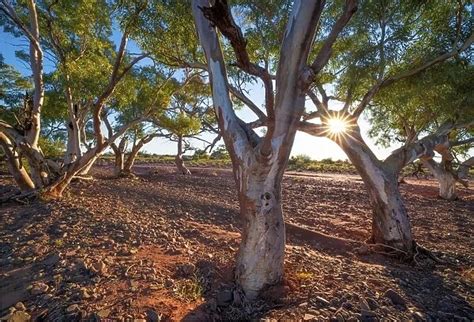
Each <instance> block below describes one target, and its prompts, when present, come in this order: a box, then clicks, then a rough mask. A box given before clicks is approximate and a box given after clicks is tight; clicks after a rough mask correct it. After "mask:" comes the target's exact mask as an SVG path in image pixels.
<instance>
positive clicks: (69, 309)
mask: <svg viewBox="0 0 474 322" xmlns="http://www.w3.org/2000/svg"><path fill="white" fill-rule="evenodd" d="M77 311H79V305H77V304H72V305H69V306H68V307H67V308H66V312H67V313H73V312H77Z"/></svg>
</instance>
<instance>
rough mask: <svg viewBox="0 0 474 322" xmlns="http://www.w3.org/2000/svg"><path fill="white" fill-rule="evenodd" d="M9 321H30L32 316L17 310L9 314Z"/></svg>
mask: <svg viewBox="0 0 474 322" xmlns="http://www.w3.org/2000/svg"><path fill="white" fill-rule="evenodd" d="M2 321H3V319H2ZM7 321H8V322H28V321H31V316H30V315H29V314H28V313H26V312H24V311H15V312H13V313H12V314H11V315H10V316H9V318H8V319H7Z"/></svg>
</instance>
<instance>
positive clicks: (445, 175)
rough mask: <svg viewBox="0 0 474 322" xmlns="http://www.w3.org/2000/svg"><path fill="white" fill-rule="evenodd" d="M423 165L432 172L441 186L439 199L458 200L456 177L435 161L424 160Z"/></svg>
mask: <svg viewBox="0 0 474 322" xmlns="http://www.w3.org/2000/svg"><path fill="white" fill-rule="evenodd" d="M423 164H424V165H425V166H426V167H427V168H428V169H429V170H430V172H431V173H432V174H433V176H434V177H435V178H436V180H437V181H438V184H439V194H438V195H439V197H440V198H443V199H446V200H456V199H457V197H458V196H457V193H456V181H457V180H456V177H455V176H454V174H452V173H451V172H450V171H448V170H447V169H445V168H444V167H443V165H442V164H438V163H437V162H436V161H434V160H433V159H428V160H423Z"/></svg>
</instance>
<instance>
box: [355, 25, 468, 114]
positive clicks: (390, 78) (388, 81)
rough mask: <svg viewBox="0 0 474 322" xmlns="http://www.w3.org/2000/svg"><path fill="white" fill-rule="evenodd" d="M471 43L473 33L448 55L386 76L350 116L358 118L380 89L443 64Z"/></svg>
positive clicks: (365, 96) (374, 86)
mask: <svg viewBox="0 0 474 322" xmlns="http://www.w3.org/2000/svg"><path fill="white" fill-rule="evenodd" d="M473 42H474V33H472V34H471V35H470V36H469V38H468V39H467V40H466V41H465V42H464V44H463V45H462V46H461V47H459V48H456V49H454V50H452V51H450V52H448V53H445V54H442V55H440V56H438V57H436V58H434V59H433V60H430V61H428V62H426V63H424V64H422V65H420V66H417V67H415V68H412V69H410V70H407V71H405V72H402V73H399V74H397V75H394V76H388V77H385V78H384V79H380V80H379V81H377V82H376V83H375V84H374V85H373V86H372V87H371V88H370V89H369V91H367V93H366V94H365V95H364V97H363V98H362V100H361V101H360V103H359V104H358V105H357V107H356V108H355V110H354V112H353V113H352V115H354V116H355V117H356V118H358V117H359V116H360V115H361V114H362V112H363V111H364V109H365V108H366V106H367V104H368V103H369V102H370V101H371V100H372V98H373V97H374V96H375V94H377V93H378V92H379V91H380V89H382V88H383V87H387V86H389V85H391V84H393V83H394V82H396V81H398V80H401V79H403V78H407V77H410V76H413V75H416V74H418V73H420V72H422V71H424V70H426V69H428V68H430V67H431V66H433V65H436V64H439V63H441V62H443V61H445V60H447V59H449V58H451V57H453V56H455V55H457V54H459V53H460V52H462V51H464V50H466V49H467V48H468V47H469V46H471V45H472V43H473Z"/></svg>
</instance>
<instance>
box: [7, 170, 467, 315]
mask: <svg viewBox="0 0 474 322" xmlns="http://www.w3.org/2000/svg"><path fill="white" fill-rule="evenodd" d="M191 170H192V171H193V175H191V176H180V175H176V174H175V173H174V170H173V169H171V168H168V167H162V166H153V165H143V166H140V165H139V166H137V167H136V168H135V171H136V172H137V174H138V176H137V177H136V178H134V179H130V178H121V179H114V178H112V177H111V173H112V172H111V170H110V169H109V168H108V167H96V169H94V176H95V178H96V179H95V180H94V181H87V182H75V183H73V184H72V187H71V189H70V190H69V192H68V194H67V196H65V197H64V198H63V199H62V200H60V201H53V202H50V203H44V202H41V201H34V202H32V203H29V204H25V205H23V204H18V203H13V202H10V203H7V204H3V205H0V213H1V214H2V215H1V216H2V220H1V222H0V318H1V317H2V316H4V315H6V314H8V312H9V311H8V309H9V308H10V307H11V306H13V305H15V304H16V303H17V302H19V301H22V302H23V303H24V304H25V306H26V312H28V314H30V315H31V316H32V317H33V318H36V319H39V320H67V321H70V320H80V319H84V320H91V321H92V320H93V321H97V320H100V319H106V318H108V319H121V320H125V319H147V320H149V321H155V320H157V318H158V317H161V319H162V320H164V321H167V320H172V321H178V320H187V321H209V320H229V319H240V320H248V319H255V318H257V319H258V318H265V319H269V320H271V319H278V320H280V319H290V320H317V319H323V320H327V319H334V320H335V321H345V320H347V321H351V320H353V321H355V320H367V321H370V320H379V319H394V320H409V319H411V320H436V319H440V320H453V319H460V320H462V319H464V320H466V321H469V320H474V309H473V305H474V294H473V287H474V265H473V264H474V261H473V257H472V256H473V254H472V249H473V240H472V237H471V236H472V232H473V227H474V195H473V193H472V190H468V189H464V188H462V189H461V188H460V196H461V199H460V200H458V201H454V202H448V201H444V200H441V199H438V198H437V187H436V183H435V182H434V181H432V180H414V179H411V180H410V179H408V180H407V182H408V184H404V185H402V186H401V190H402V194H403V197H404V199H405V200H406V205H407V207H408V209H409V212H410V215H411V220H412V225H413V230H414V235H415V238H416V240H417V241H418V242H419V243H420V244H422V245H423V246H425V247H426V248H428V249H430V250H431V251H432V252H433V253H434V254H435V255H436V256H437V257H439V258H440V259H441V260H443V263H435V262H433V261H432V260H430V259H429V258H426V257H423V256H418V257H417V263H416V264H415V263H402V262H400V261H399V260H398V259H395V258H388V257H385V256H382V255H380V254H374V253H372V252H368V251H367V250H364V249H359V248H357V249H356V248H354V249H351V250H349V251H345V250H344V251H343V250H342V249H340V250H338V249H331V248H328V247H325V246H327V245H324V241H321V240H317V239H311V238H308V235H305V234H302V235H299V234H298V233H297V232H295V231H294V230H289V233H288V236H287V245H288V246H287V257H286V278H285V282H284V283H283V284H282V285H280V286H278V287H273V288H271V289H269V290H267V291H266V292H265V294H264V298H263V299H262V300H259V301H254V302H252V303H248V302H245V301H242V296H241V292H240V291H239V290H238V289H237V288H236V287H235V285H234V284H233V282H232V275H233V272H232V268H233V265H234V256H235V254H236V251H237V249H238V244H239V236H240V229H239V227H240V224H239V220H238V205H237V200H236V197H235V190H234V183H233V179H232V176H231V173H230V171H228V170H225V169H191ZM9 189H12V182H11V179H10V178H8V177H2V178H0V192H2V191H7V190H9ZM283 196H284V200H283V205H284V213H285V216H286V220H287V221H288V222H291V223H293V224H296V225H297V226H299V227H305V228H308V229H311V230H317V231H319V232H323V233H326V234H329V235H332V236H338V237H343V238H349V239H353V240H358V241H363V240H365V239H366V238H367V237H368V236H369V233H368V230H369V227H370V218H371V210H370V206H369V204H368V198H367V195H366V193H365V190H364V187H363V184H362V182H361V181H360V178H358V177H357V176H345V175H330V174H307V173H289V174H288V175H287V176H286V177H285V179H284V183H283ZM309 236H311V235H309ZM394 294H395V295H394ZM19 310H20V311H21V310H23V309H19Z"/></svg>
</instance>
